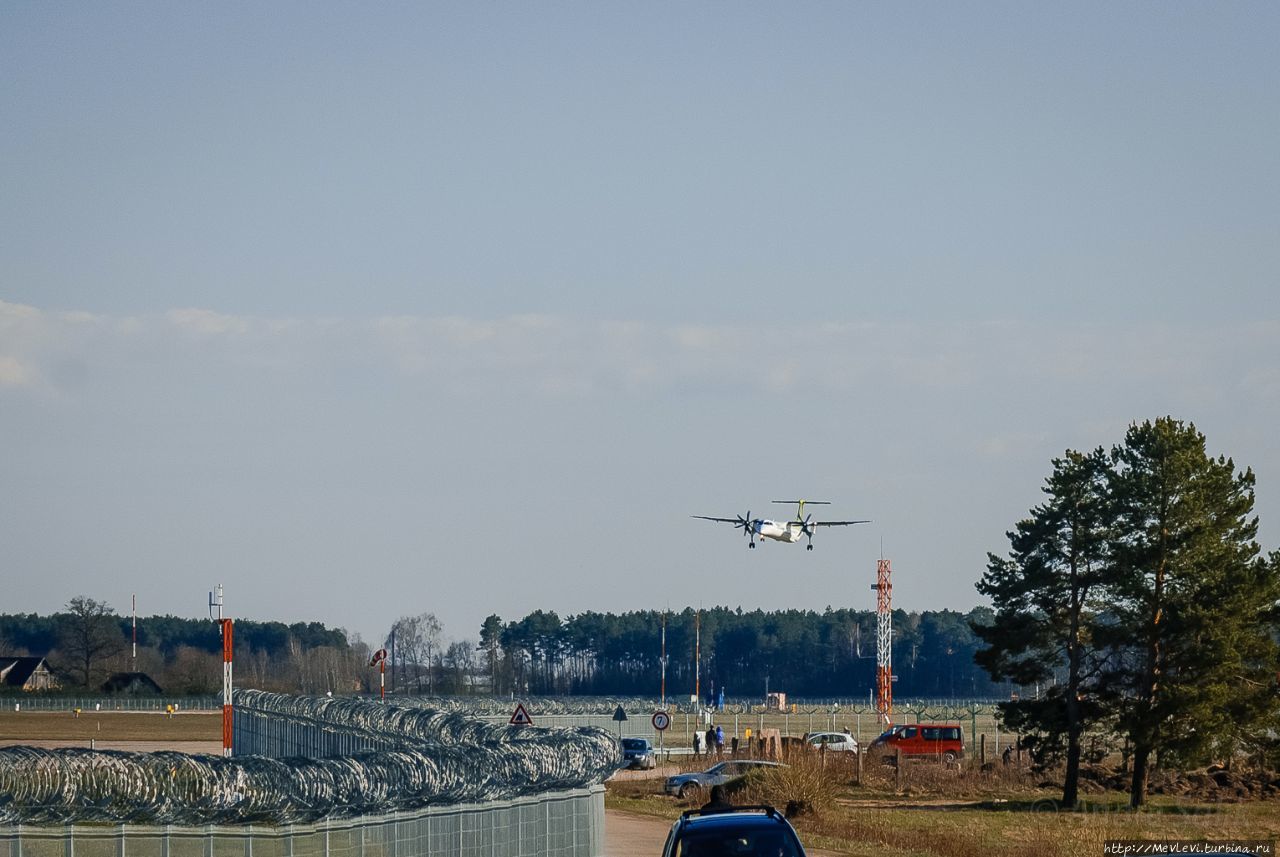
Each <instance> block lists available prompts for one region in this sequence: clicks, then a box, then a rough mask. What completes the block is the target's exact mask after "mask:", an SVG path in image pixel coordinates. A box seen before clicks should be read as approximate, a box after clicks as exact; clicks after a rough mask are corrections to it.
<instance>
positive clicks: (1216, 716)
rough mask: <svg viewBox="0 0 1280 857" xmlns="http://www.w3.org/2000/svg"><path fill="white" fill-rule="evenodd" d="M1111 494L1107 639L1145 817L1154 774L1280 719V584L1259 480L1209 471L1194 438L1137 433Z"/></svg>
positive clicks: (1178, 429) (1148, 428) (1134, 793)
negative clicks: (1278, 715)
mask: <svg viewBox="0 0 1280 857" xmlns="http://www.w3.org/2000/svg"><path fill="white" fill-rule="evenodd" d="M1109 482H1110V493H1111V496H1112V499H1113V501H1114V504H1115V505H1114V509H1115V512H1114V515H1115V529H1116V539H1115V542H1114V550H1115V564H1116V569H1115V570H1116V574H1115V576H1114V578H1112V579H1111V580H1109V581H1108V595H1109V598H1110V599H1111V601H1112V604H1113V609H1114V611H1115V618H1116V622H1115V624H1114V625H1113V626H1112V627H1111V628H1109V629H1108V632H1107V637H1108V642H1109V645H1110V646H1111V648H1112V649H1113V650H1114V652H1115V653H1116V656H1117V657H1116V659H1115V661H1114V664H1115V666H1114V669H1113V671H1112V673H1111V674H1110V675H1109V676H1108V682H1109V685H1110V687H1111V688H1112V689H1113V692H1114V701H1115V704H1116V707H1117V710H1118V712H1119V715H1120V724H1121V727H1122V728H1123V729H1124V730H1125V731H1126V732H1127V734H1128V737H1129V741H1130V743H1131V745H1132V747H1133V772H1132V781H1131V784H1130V795H1129V798H1130V805H1131V806H1133V807H1134V808H1137V807H1139V806H1141V805H1142V804H1143V802H1144V801H1145V799H1146V794H1147V785H1148V780H1149V777H1150V771H1151V767H1152V764H1153V763H1154V762H1155V761H1156V760H1159V761H1160V762H1162V763H1168V764H1178V763H1189V762H1199V761H1203V760H1205V759H1206V758H1208V757H1210V756H1211V755H1213V754H1216V753H1226V754H1230V753H1234V751H1235V749H1236V746H1237V744H1236V739H1235V737H1233V736H1238V735H1239V733H1240V731H1241V730H1247V729H1250V728H1252V727H1253V726H1254V725H1256V724H1257V722H1258V720H1259V717H1265V716H1266V714H1267V712H1268V710H1269V711H1270V712H1274V710H1275V705H1276V701H1275V699H1276V698H1275V679H1274V672H1273V671H1274V669H1275V665H1276V655H1275V651H1276V647H1275V641H1274V639H1273V638H1272V637H1271V636H1270V635H1269V633H1268V631H1269V630H1270V629H1269V627H1268V624H1267V623H1268V621H1270V619H1269V617H1271V616H1273V612H1274V610H1275V604H1276V601H1277V598H1280V584H1278V583H1277V575H1276V569H1275V567H1274V566H1273V565H1272V564H1270V563H1267V562H1265V561H1263V560H1262V559H1261V557H1260V556H1259V548H1258V545H1257V544H1256V543H1255V542H1254V537H1255V535H1256V534H1257V529H1258V521H1257V518H1255V517H1251V515H1252V512H1253V505H1254V494H1253V488H1254V476H1253V473H1252V471H1249V470H1245V471H1244V472H1243V473H1237V472H1236V470H1235V465H1234V464H1233V463H1232V461H1231V460H1230V459H1227V458H1217V459H1213V458H1210V457H1209V456H1208V455H1207V454H1206V452H1205V439H1204V435H1202V434H1200V432H1198V431H1197V430H1196V428H1195V426H1193V425H1190V424H1184V423H1182V422H1181V421H1178V420H1174V419H1172V418H1171V417H1164V418H1161V419H1159V420H1156V421H1155V422H1154V423H1153V422H1145V423H1143V424H1141V425H1136V424H1135V425H1133V426H1131V427H1130V429H1129V431H1128V433H1127V435H1126V437H1125V441H1124V444H1123V445H1122V446H1120V447H1117V448H1116V449H1115V450H1113V452H1112V466H1111V476H1110V479H1109ZM1228 758H1229V756H1228Z"/></svg>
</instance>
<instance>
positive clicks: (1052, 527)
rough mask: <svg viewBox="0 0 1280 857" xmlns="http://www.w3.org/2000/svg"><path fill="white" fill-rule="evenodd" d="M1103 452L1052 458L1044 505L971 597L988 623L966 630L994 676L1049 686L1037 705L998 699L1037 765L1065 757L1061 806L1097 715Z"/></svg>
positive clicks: (992, 559) (1071, 792) (1070, 796)
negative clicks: (988, 606)
mask: <svg viewBox="0 0 1280 857" xmlns="http://www.w3.org/2000/svg"><path fill="white" fill-rule="evenodd" d="M1106 472H1107V462H1106V456H1105V454H1104V453H1103V451H1102V450H1101V449H1098V450H1096V451H1095V452H1093V453H1091V454H1088V455H1086V454H1083V453H1079V452H1074V451H1068V452H1067V453H1066V455H1065V456H1064V457H1063V458H1059V459H1054V461H1053V472H1052V473H1051V474H1050V475H1049V477H1048V479H1047V480H1046V481H1045V487H1044V489H1043V490H1044V493H1045V494H1046V495H1048V499H1047V500H1046V501H1045V502H1044V503H1042V504H1041V505H1039V506H1036V507H1035V508H1034V509H1032V510H1031V516H1030V517H1029V518H1027V519H1025V520H1022V521H1019V522H1018V524H1017V525H1016V526H1015V529H1014V531H1013V532H1011V533H1009V534H1008V536H1009V542H1010V547H1011V550H1010V554H1009V557H1008V558H1007V559H1002V558H1000V557H997V556H995V555H994V554H991V555H989V564H988V567H987V571H986V573H985V574H984V576H983V578H982V580H981V581H980V582H979V583H978V585H977V586H978V591H979V592H981V593H982V594H983V595H986V596H988V597H989V598H990V599H991V601H992V606H993V607H994V608H995V616H994V618H993V619H992V621H991V623H990V624H975V626H974V631H975V632H976V633H977V634H978V635H979V637H981V638H982V640H983V641H984V642H985V643H986V644H987V645H986V648H984V649H982V650H981V651H979V652H978V653H977V654H976V656H975V660H977V662H978V663H979V664H980V665H982V666H983V667H985V668H986V669H987V671H988V672H989V673H990V674H991V676H992V677H993V678H995V679H1001V678H1007V679H1011V680H1013V681H1015V682H1017V683H1019V684H1026V685H1029V684H1033V683H1041V682H1043V683H1048V682H1049V681H1050V680H1051V679H1053V678H1055V677H1056V676H1057V674H1058V673H1059V671H1061V670H1064V669H1065V673H1066V676H1065V678H1066V680H1065V682H1062V683H1060V684H1059V683H1056V682H1055V683H1053V684H1052V685H1051V686H1050V687H1048V688H1047V689H1046V691H1045V693H1044V694H1043V695H1041V696H1040V697H1039V698H1038V699H1025V700H1015V701H1010V702H1007V703H1003V704H1002V706H1001V708H1002V713H1003V716H1004V719H1005V722H1006V723H1007V724H1008V725H1009V727H1010V728H1014V729H1017V730H1018V731H1020V732H1028V733H1031V734H1032V735H1033V736H1034V738H1035V744H1034V747H1033V752H1034V753H1035V755H1036V758H1037V760H1038V761H1039V762H1040V763H1041V764H1048V763H1049V762H1051V761H1056V760H1057V759H1059V758H1061V757H1063V756H1065V759H1066V774H1065V778H1064V782H1063V790H1062V802H1063V804H1064V805H1065V806H1067V807H1073V806H1075V804H1076V800H1077V797H1078V790H1079V773H1080V753H1081V736H1082V735H1083V733H1084V730H1085V728H1086V726H1087V725H1089V724H1090V723H1091V722H1094V721H1096V720H1098V719H1099V718H1101V717H1102V709H1101V707H1100V705H1099V704H1098V688H1097V685H1096V677H1097V673H1098V668H1099V652H1098V649H1097V647H1096V644H1095V639H1094V637H1095V627H1096V624H1097V622H1098V617H1099V616H1100V614H1101V612H1102V610H1101V607H1100V604H1099V600H1100V597H1101V588H1102V586H1101V585H1102V583H1103V580H1104V579H1105V575H1106V573H1107V570H1108V569H1109V565H1108V545H1109V539H1108V534H1109V533H1108V524H1109V513H1108V503H1107V492H1106Z"/></svg>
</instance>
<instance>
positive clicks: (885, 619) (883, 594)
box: [871, 559, 893, 726]
mask: <svg viewBox="0 0 1280 857" xmlns="http://www.w3.org/2000/svg"><path fill="white" fill-rule="evenodd" d="M891 573H892V567H891V566H890V563H889V560H887V559H882V560H879V561H878V562H877V563H876V585H875V586H873V587H871V588H872V589H874V590H875V591H876V714H877V715H878V716H879V718H880V720H881V722H882V723H884V725H886V726H889V725H892V724H893V584H892V583H890V582H889V576H890V574H891Z"/></svg>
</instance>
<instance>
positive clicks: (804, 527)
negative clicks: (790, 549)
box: [800, 513, 817, 550]
mask: <svg viewBox="0 0 1280 857" xmlns="http://www.w3.org/2000/svg"><path fill="white" fill-rule="evenodd" d="M812 521H813V514H812V513H810V514H808V515H805V516H804V520H803V521H801V522H800V532H801V533H803V534H804V535H806V536H808V537H809V544H808V545H806V546H805V549H806V550H813V531H814V530H815V529H817V528H816V527H815V526H814V525H813V523H812Z"/></svg>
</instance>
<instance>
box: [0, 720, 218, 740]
mask: <svg viewBox="0 0 1280 857" xmlns="http://www.w3.org/2000/svg"><path fill="white" fill-rule="evenodd" d="M221 740H222V713H221V712H217V711H193V712H190V713H183V712H179V713H177V714H175V715H174V716H172V717H169V716H168V715H167V714H163V713H154V712H119V711H102V712H98V711H82V712H81V713H80V716H79V717H76V716H75V715H74V714H72V713H71V712H68V711H31V712H27V711H23V712H14V711H4V712H0V744H15V743H17V744H34V745H36V746H39V745H40V744H42V743H45V742H58V743H62V742H68V741H71V742H84V744H85V746H88V744H89V742H90V741H95V742H99V743H103V744H114V743H122V742H125V743H127V742H146V743H148V744H157V743H158V744H172V745H174V749H181V747H180V746H179V745H184V744H188V743H190V742H221Z"/></svg>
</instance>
